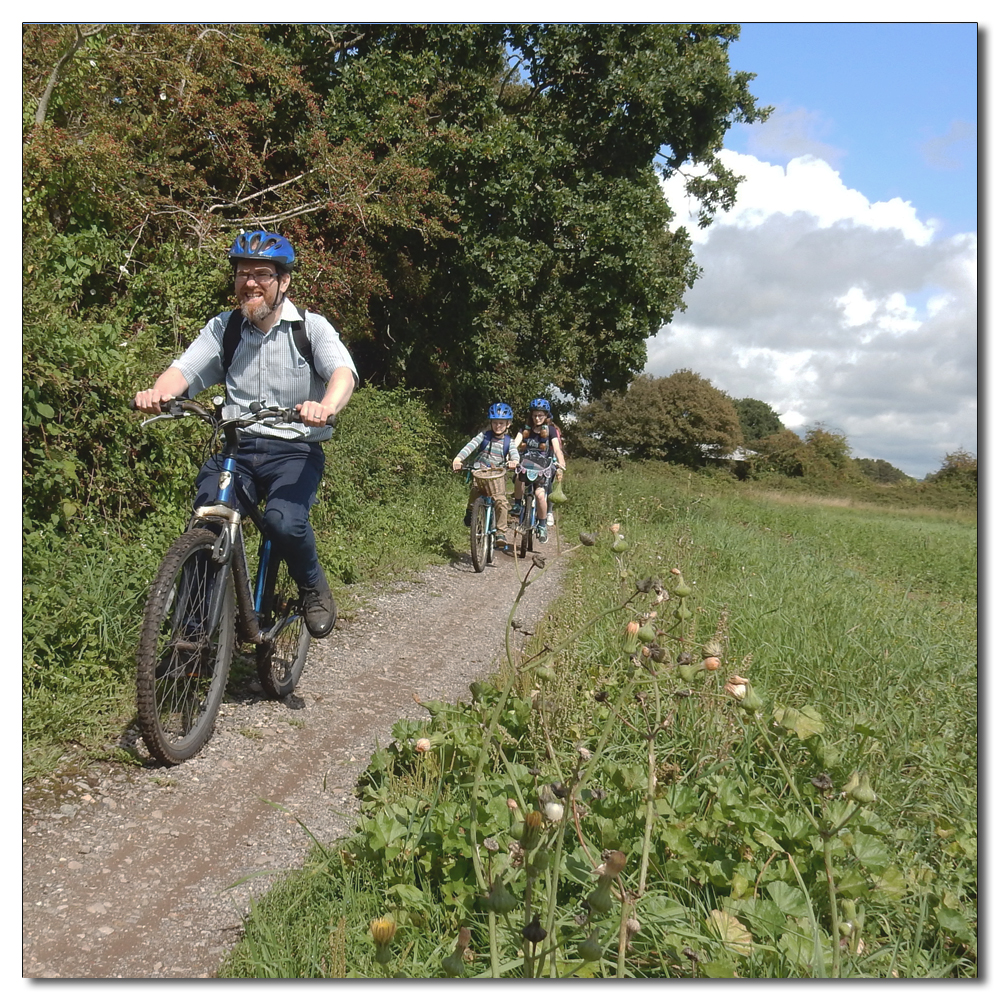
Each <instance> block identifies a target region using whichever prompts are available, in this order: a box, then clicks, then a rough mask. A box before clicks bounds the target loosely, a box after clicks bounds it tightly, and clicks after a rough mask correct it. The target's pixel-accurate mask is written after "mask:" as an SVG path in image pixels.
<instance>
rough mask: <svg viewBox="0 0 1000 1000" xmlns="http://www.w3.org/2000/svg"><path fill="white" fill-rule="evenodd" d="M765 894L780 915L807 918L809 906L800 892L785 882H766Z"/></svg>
mask: <svg viewBox="0 0 1000 1000" xmlns="http://www.w3.org/2000/svg"><path fill="white" fill-rule="evenodd" d="M767 892H768V895H770V897H771V899H773V900H774V903H775V905H776V906H777V907H778V909H779V910H781V912H782V913H787V914H788V915H789V916H792V917H808V916H809V904H808V902H807V901H806V898H805V896H803V895H802V890H801V889H799V888H797V887H796V886H791V885H788V884H787V883H786V882H768V883H767Z"/></svg>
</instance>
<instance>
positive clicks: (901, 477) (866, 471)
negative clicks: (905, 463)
mask: <svg viewBox="0 0 1000 1000" xmlns="http://www.w3.org/2000/svg"><path fill="white" fill-rule="evenodd" d="M854 464H855V465H856V466H857V468H858V471H859V472H860V473H861V474H862V475H863V476H865V477H866V478H868V479H871V480H872V481H873V482H876V483H881V484H882V485H884V486H891V485H892V484H893V483H905V482H907V481H908V480H909V479H910V477H909V476H908V475H907V474H906V473H905V472H903V471H902V470H901V469H897V468H896V467H895V466H894V465H890V464H889V463H888V462H887V461H886V460H885V459H884V458H856V459H854Z"/></svg>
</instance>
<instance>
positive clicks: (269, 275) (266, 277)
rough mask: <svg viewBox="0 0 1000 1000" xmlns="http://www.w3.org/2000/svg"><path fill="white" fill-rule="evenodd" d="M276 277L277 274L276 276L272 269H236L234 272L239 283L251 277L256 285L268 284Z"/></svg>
mask: <svg viewBox="0 0 1000 1000" xmlns="http://www.w3.org/2000/svg"><path fill="white" fill-rule="evenodd" d="M277 277H278V276H277V274H275V273H274V271H237V272H236V281H237V282H239V283H243V282H245V281H249V280H250V279H251V278H253V280H254V281H256V282H257V284H258V285H269V284H270V283H271V282H272V281H274V279H275V278H277Z"/></svg>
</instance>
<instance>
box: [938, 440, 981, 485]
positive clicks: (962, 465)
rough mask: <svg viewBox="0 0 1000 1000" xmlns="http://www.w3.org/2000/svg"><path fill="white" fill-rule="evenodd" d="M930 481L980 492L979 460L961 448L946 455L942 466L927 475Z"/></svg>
mask: <svg viewBox="0 0 1000 1000" xmlns="http://www.w3.org/2000/svg"><path fill="white" fill-rule="evenodd" d="M927 481H928V482H932V483H939V484H941V485H946V486H954V487H957V488H958V489H961V490H964V491H965V492H967V493H972V494H974V495H977V494H978V493H979V461H978V459H977V458H976V456H975V455H973V454H972V452H969V451H966V450H965V449H964V448H959V449H958V450H957V451H953V452H949V454H947V455H945V457H944V460H943V461H942V463H941V468H940V469H938V470H937V472H932V473H931V474H930V475H929V476H928V477H927Z"/></svg>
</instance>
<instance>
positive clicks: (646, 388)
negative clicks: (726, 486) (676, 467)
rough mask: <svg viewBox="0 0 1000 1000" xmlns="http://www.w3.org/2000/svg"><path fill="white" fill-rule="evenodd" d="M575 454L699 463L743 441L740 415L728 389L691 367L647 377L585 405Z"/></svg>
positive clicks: (576, 434) (577, 424) (576, 430)
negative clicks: (713, 382) (725, 391)
mask: <svg viewBox="0 0 1000 1000" xmlns="http://www.w3.org/2000/svg"><path fill="white" fill-rule="evenodd" d="M573 434H574V444H573V445H572V447H573V450H574V452H575V451H576V447H577V445H579V447H580V449H581V451H582V452H583V453H584V454H591V455H594V456H598V457H599V456H602V455H611V454H617V455H628V456H630V457H632V458H636V459H661V460H663V461H669V462H676V463H678V464H681V465H689V466H692V467H697V466H699V465H703V464H704V462H705V459H706V458H712V457H716V458H721V457H724V456H725V455H728V454H729V453H730V452H732V451H733V449H734V448H736V447H737V446H738V445H739V444H741V443H742V437H741V434H740V423H739V418H738V417H737V415H736V410H735V409H734V408H733V404H732V402H731V401H730V400H729V398H728V397H727V396H726V395H725V393H723V392H721V391H720V390H718V389H716V388H715V387H714V386H713V385H712V383H711V382H709V381H708V380H707V379H704V378H702V377H701V376H700V375H697V374H695V373H694V372H692V371H690V370H689V369H681V370H680V371H676V372H674V373H673V374H672V375H669V376H667V377H665V378H654V377H652V376H650V375H642V376H640V377H639V378H637V379H636V380H635V381H634V382H633V383H632V384H631V385H630V386H629V388H628V390H627V391H626V392H622V393H608V394H607V395H606V396H604V397H603V398H601V399H599V400H595V401H593V402H591V403H588V404H586V405H584V406H583V407H581V409H580V411H579V413H578V416H577V420H576V422H575V424H574V425H573Z"/></svg>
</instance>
